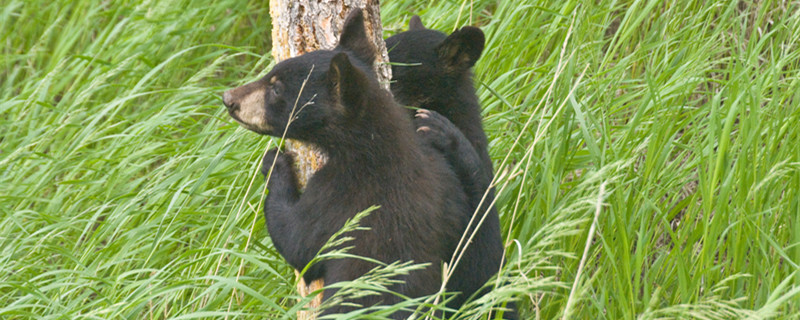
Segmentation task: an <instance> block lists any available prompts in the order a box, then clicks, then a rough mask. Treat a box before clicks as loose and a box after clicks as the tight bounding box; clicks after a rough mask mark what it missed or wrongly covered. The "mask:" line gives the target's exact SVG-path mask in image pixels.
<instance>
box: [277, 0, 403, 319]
mask: <svg viewBox="0 0 800 320" xmlns="http://www.w3.org/2000/svg"><path fill="white" fill-rule="evenodd" d="M269 6H270V8H269V13H270V15H271V16H272V56H273V57H274V58H275V60H277V61H282V60H285V59H288V58H291V57H296V56H299V55H301V54H304V53H306V52H311V51H314V50H318V49H333V48H334V47H335V46H336V45H337V44H338V42H339V33H340V32H341V28H342V24H343V23H344V18H345V17H346V16H347V14H348V13H349V12H350V10H352V9H354V8H362V9H363V10H364V16H365V17H366V21H365V23H364V24H365V26H366V28H367V35H368V36H369V37H370V38H372V41H373V43H374V44H375V48H377V52H379V53H380V56H379V57H377V59H376V61H375V65H374V66H373V68H374V69H375V71H376V73H377V75H378V81H380V82H381V83H382V84H383V86H384V88H386V89H387V90H388V89H389V79H391V68H389V65H388V64H387V63H386V62H388V61H389V56H388V55H387V54H386V45H385V44H384V42H383V29H382V28H381V16H380V4H379V2H378V0H273V1H270V4H269ZM286 148H287V149H289V150H292V151H293V152H294V153H295V154H296V155H297V156H296V157H295V163H296V164H297V168H295V169H296V170H297V173H298V178H299V179H298V180H299V182H300V184H301V185H302V186H305V184H306V182H308V178H309V177H310V176H311V174H313V173H314V172H315V171H316V170H317V169H318V168H319V167H321V166H322V165H323V164H324V163H325V156H324V155H323V154H322V153H320V152H319V151H318V150H316V149H315V148H314V146H311V145H307V144H303V143H300V142H297V141H287V144H286ZM295 273H296V274H297V275H298V276H299V272H297V271H295ZM323 285H324V283H322V280H321V279H320V280H315V281H313V282H312V283H311V284H308V285H306V283H305V282H304V281H303V279H302V278H300V279H299V282H298V285H297V291H298V293H300V295H301V296H304V297H305V296H306V295H308V294H309V293H311V292H313V291H314V290H317V289H320V288H322V286H323ZM321 302H322V295H319V296H317V298H316V299H315V300H314V301H313V302H312V303H311V307H318V306H319V305H320V303H321ZM297 316H298V319H316V315H314V314H312V313H310V312H305V311H301V312H298V315H297Z"/></svg>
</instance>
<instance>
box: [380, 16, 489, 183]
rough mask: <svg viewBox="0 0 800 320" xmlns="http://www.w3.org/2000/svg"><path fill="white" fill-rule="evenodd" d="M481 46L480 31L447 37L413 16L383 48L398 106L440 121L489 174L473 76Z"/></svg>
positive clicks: (465, 30) (473, 29)
mask: <svg viewBox="0 0 800 320" xmlns="http://www.w3.org/2000/svg"><path fill="white" fill-rule="evenodd" d="M484 42H485V37H484V35H483V31H481V29H478V28H476V27H470V26H466V27H463V28H461V29H460V30H457V31H455V32H453V33H452V34H451V35H449V36H448V35H446V34H444V33H442V32H440V31H437V30H432V29H427V28H425V26H423V25H422V21H421V20H420V18H419V16H414V17H412V18H411V21H410V22H409V30H408V31H406V32H401V33H398V34H396V35H394V36H391V37H389V38H388V39H386V48H387V49H388V51H389V61H391V62H392V85H391V86H392V93H393V94H394V97H395V99H396V100H397V102H399V103H400V104H403V105H407V106H413V107H419V108H423V109H428V110H433V111H436V112H438V113H440V114H442V115H444V116H445V117H446V118H447V119H449V120H450V121H451V122H453V124H454V125H455V126H456V127H458V129H460V130H461V131H462V132H463V133H464V135H465V136H466V137H467V139H468V140H469V141H470V142H471V143H472V145H473V146H474V147H475V151H476V152H478V154H479V155H480V157H481V160H482V161H483V163H484V165H485V167H486V168H487V173H488V174H491V172H492V170H491V168H492V162H491V159H490V158H489V153H488V151H487V146H488V142H487V139H486V133H484V131H483V127H482V126H481V106H480V104H479V103H478V97H477V96H476V95H475V87H474V86H473V83H472V71H471V68H472V66H474V65H475V62H477V61H478V59H479V58H480V57H481V53H482V52H483V47H484Z"/></svg>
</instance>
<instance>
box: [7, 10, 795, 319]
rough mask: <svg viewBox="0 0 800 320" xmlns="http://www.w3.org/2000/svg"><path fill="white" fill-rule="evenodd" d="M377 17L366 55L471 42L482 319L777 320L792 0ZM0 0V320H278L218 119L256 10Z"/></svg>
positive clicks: (791, 157)
mask: <svg viewBox="0 0 800 320" xmlns="http://www.w3.org/2000/svg"><path fill="white" fill-rule="evenodd" d="M385 2H386V3H385V4H384V5H383V7H382V15H383V20H384V28H385V36H388V35H390V34H392V33H394V32H397V31H400V30H402V29H404V28H405V27H406V24H407V21H408V18H409V17H410V16H411V15H412V14H420V15H421V16H422V19H423V22H425V24H426V25H427V26H428V27H432V28H436V29H439V30H442V31H446V32H450V31H452V30H454V28H457V27H460V26H462V25H467V24H470V25H477V26H480V27H481V28H482V29H483V30H484V32H485V33H486V35H487V48H486V50H485V51H484V54H483V56H482V58H481V60H480V61H479V63H478V65H477V66H476V68H475V73H476V80H477V81H478V82H479V84H478V92H479V96H480V98H481V101H482V104H483V106H484V115H485V117H484V119H485V122H484V125H485V128H486V130H487V133H488V135H489V138H490V149H491V150H490V152H491V154H492V157H493V159H494V161H495V167H496V169H497V172H498V179H497V183H498V186H497V188H498V191H499V196H498V206H499V207H500V214H501V220H502V221H501V222H502V226H503V231H504V234H505V236H506V237H507V238H506V240H507V255H506V256H507V258H508V264H507V268H506V270H505V271H504V274H503V279H505V280H507V282H506V285H504V286H502V287H501V288H499V289H497V290H496V291H495V292H494V293H493V294H491V295H490V296H488V297H487V299H499V300H503V299H505V298H507V297H508V296H509V295H510V294H515V295H517V296H518V297H519V299H520V300H521V301H522V302H521V304H520V307H521V309H522V314H523V316H524V318H526V319H557V318H568V319H737V318H753V319H772V318H776V319H796V318H798V317H800V272H798V270H800V266H798V264H800V3H798V2H796V1H794V2H789V1H733V2H714V1H710V2H706V1H681V2H678V3H674V4H670V5H667V4H665V3H664V2H663V1H652V0H650V1H622V2H617V1H613V2H607V3H606V2H600V3H599V4H594V3H588V2H583V1H563V2H549V1H542V2H537V1H532V0H525V1H441V2H439V1H419V2H413V1H385ZM667 3H670V2H667ZM0 4H1V5H0V37H1V38H0V52H1V54H0V318H2V319H28V318H42V319H83V318H93V319H120V318H124V319H165V318H170V319H196V318H270V319H273V318H275V319H279V318H293V317H294V315H295V311H296V308H299V307H300V305H299V304H297V303H296V300H295V298H296V295H297V294H296V293H295V291H294V285H295V282H294V281H295V280H294V275H293V272H292V271H291V268H290V267H289V266H288V265H287V264H286V263H285V262H284V261H283V259H282V258H281V257H280V256H279V255H278V254H277V252H276V251H275V249H274V247H273V246H272V244H271V241H270V238H269V237H268V234H267V232H266V230H265V227H264V218H263V216H262V209H261V205H260V202H261V200H262V198H263V193H264V183H263V179H262V178H261V176H260V174H258V167H259V162H260V157H261V154H262V152H263V151H264V150H265V149H266V148H267V147H268V146H270V145H273V144H274V143H275V141H272V140H271V139H269V138H265V137H261V136H257V135H255V134H253V133H251V132H249V131H246V130H244V129H242V128H240V127H239V126H238V125H237V124H235V123H234V122H233V121H232V120H231V119H230V118H229V117H228V116H227V114H226V113H225V112H224V108H223V107H222V102H221V98H220V94H221V92H222V91H224V90H225V89H228V88H231V87H233V86H237V85H240V84H242V83H245V82H249V81H251V80H253V79H256V78H257V77H259V75H262V74H264V73H265V71H267V70H268V69H269V67H270V66H271V65H272V64H273V62H272V61H271V56H270V54H269V50H270V42H271V40H270V38H269V32H268V31H269V30H268V28H269V25H270V19H269V14H268V5H267V2H266V1H234V0H219V1H207V2H201V1H180V0H174V1H172V0H164V1H153V2H151V1H99V0H81V1H53V2H50V1H40V0H37V1H13V0H0ZM487 308H488V307H487V304H480V303H477V304H476V305H475V306H471V307H469V308H465V311H464V313H462V314H461V315H460V316H459V317H460V318H464V319H485V318H486V317H487V316H486V313H487ZM466 309H469V310H466ZM374 318H379V317H378V316H375V317H374Z"/></svg>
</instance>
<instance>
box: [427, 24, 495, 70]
mask: <svg viewBox="0 0 800 320" xmlns="http://www.w3.org/2000/svg"><path fill="white" fill-rule="evenodd" d="M485 41H486V38H485V37H484V35H483V31H481V29H478V28H476V27H463V28H461V29H460V30H458V31H456V32H453V34H451V35H450V36H448V37H447V39H444V41H443V42H442V43H441V44H440V45H439V46H438V47H437V48H436V53H437V54H438V55H439V59H440V60H441V61H442V62H444V64H445V68H447V70H448V71H461V70H466V69H469V68H471V67H472V66H473V65H475V62H477V61H478V59H479V58H480V57H481V53H482V52H483V46H484V42H485Z"/></svg>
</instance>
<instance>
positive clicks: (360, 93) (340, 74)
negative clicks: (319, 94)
mask: <svg viewBox="0 0 800 320" xmlns="http://www.w3.org/2000/svg"><path fill="white" fill-rule="evenodd" d="M368 86H369V83H368V80H367V77H366V75H364V73H363V72H361V70H359V69H358V68H356V67H355V66H353V64H351V63H350V58H348V57H347V54H346V53H344V52H339V53H337V54H336V55H335V56H333V59H331V64H330V68H329V69H328V90H329V93H330V95H331V97H332V99H333V101H334V104H335V105H334V108H335V109H337V110H338V111H340V112H344V113H349V114H351V115H352V114H357V113H359V111H360V110H362V109H363V106H364V104H365V102H366V96H365V95H364V92H365V91H366V90H365V89H364V88H366V87H368Z"/></svg>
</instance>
